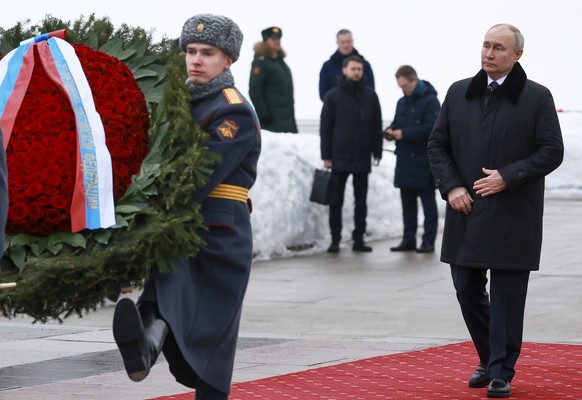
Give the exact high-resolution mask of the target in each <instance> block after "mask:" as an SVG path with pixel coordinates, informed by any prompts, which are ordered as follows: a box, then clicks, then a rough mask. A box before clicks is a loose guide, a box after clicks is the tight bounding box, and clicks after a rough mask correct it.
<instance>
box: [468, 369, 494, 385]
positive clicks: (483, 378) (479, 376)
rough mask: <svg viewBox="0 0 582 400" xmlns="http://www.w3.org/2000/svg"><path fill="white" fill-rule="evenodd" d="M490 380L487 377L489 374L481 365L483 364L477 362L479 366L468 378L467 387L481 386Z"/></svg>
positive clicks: (487, 383)
mask: <svg viewBox="0 0 582 400" xmlns="http://www.w3.org/2000/svg"><path fill="white" fill-rule="evenodd" d="M490 382H491V378H489V374H488V373H487V368H485V367H484V366H483V364H479V366H478V367H477V368H476V369H475V372H473V375H471V379H469V387H471V388H482V387H485V386H487V385H489V383H490Z"/></svg>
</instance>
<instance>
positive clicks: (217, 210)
mask: <svg viewBox="0 0 582 400" xmlns="http://www.w3.org/2000/svg"><path fill="white" fill-rule="evenodd" d="M242 40H243V34H242V31H241V30H240V28H239V27H238V25H236V23H234V22H233V21H232V20H231V19H229V18H227V17H223V16H220V15H212V14H199V15H195V16H193V17H192V18H190V19H188V20H187V21H186V23H185V24H184V27H183V29H182V33H181V36H180V48H181V50H182V51H184V52H185V53H186V60H185V61H186V69H187V71H188V81H187V85H188V92H189V93H190V97H191V105H192V109H191V112H192V117H193V119H194V121H195V122H197V123H198V124H199V125H200V128H201V129H202V130H203V131H205V132H206V133H207V134H208V136H209V138H208V141H207V142H206V146H207V147H208V148H209V150H210V151H211V152H213V153H216V154H219V155H220V156H221V157H220V162H218V163H216V164H214V165H213V166H212V173H211V175H210V178H209V181H208V183H206V185H204V186H202V187H201V188H199V189H197V190H196V191H195V192H194V193H192V196H194V198H195V199H196V200H197V201H198V202H199V203H200V205H201V214H202V217H203V219H204V224H205V225H206V226H207V229H203V230H201V231H200V237H201V239H202V240H203V242H204V245H203V246H202V247H201V248H200V249H199V252H198V254H197V255H196V257H195V258H191V259H187V260H186V259H182V260H177V261H176V263H177V265H176V268H177V270H176V271H175V272H174V273H168V274H158V273H155V272H154V274H153V276H152V278H151V279H150V280H148V281H147V282H146V284H145V287H144V291H143V293H142V295H141V297H140V300H139V303H138V306H137V307H136V305H135V304H134V303H133V302H132V301H131V300H130V299H127V298H125V299H122V300H120V301H119V303H117V306H116V308H115V315H114V318H113V335H114V337H115V341H116V343H117V345H118V346H119V349H120V351H121V355H122V357H123V361H124V365H125V368H126V370H127V373H128V375H129V377H130V378H131V379H132V380H134V381H141V380H143V379H144V378H145V377H146V376H147V375H148V373H149V371H150V368H151V367H152V365H153V364H154V363H155V361H156V358H157V357H158V354H159V353H160V350H162V349H163V352H164V355H165V357H166V359H167V361H168V365H169V368H170V372H171V373H172V374H173V375H174V377H175V378H176V381H178V382H180V383H181V384H183V385H185V386H187V387H190V388H196V400H226V399H227V398H228V393H229V391H230V384H231V379H232V372H233V366H234V356H235V351H236V343H237V338H238V331H239V323H240V317H241V310H242V303H243V299H244V296H245V292H246V288H247V284H248V281H249V275H250V269H251V261H252V230H251V223H250V205H249V204H250V203H249V202H248V198H247V196H248V190H249V189H250V188H251V186H253V184H254V182H255V178H256V174H257V169H256V168H257V161H258V158H259V153H260V141H261V140H260V126H259V122H258V118H257V116H256V114H255V112H254V111H253V108H252V105H251V104H250V102H249V101H248V100H247V99H245V98H244V97H243V96H242V95H241V94H240V92H239V91H238V90H237V89H236V88H235V87H234V78H233V76H232V73H231V72H230V66H231V65H232V63H234V62H235V61H236V60H237V59H238V56H239V54H240V47H241V44H242Z"/></svg>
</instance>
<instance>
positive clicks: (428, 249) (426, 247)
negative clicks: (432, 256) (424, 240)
mask: <svg viewBox="0 0 582 400" xmlns="http://www.w3.org/2000/svg"><path fill="white" fill-rule="evenodd" d="M416 252H417V253H434V246H433V245H432V244H422V245H421V246H420V247H419V248H418V249H416Z"/></svg>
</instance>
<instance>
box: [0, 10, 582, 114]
mask: <svg viewBox="0 0 582 400" xmlns="http://www.w3.org/2000/svg"><path fill="white" fill-rule="evenodd" d="M91 3H92V4H91V5H89V4H88V2H80V1H76V0H62V1H59V2H46V1H40V0H29V1H27V2H26V6H24V7H23V6H22V5H23V4H24V3H19V2H8V3H6V4H3V7H2V13H0V26H2V27H4V28H7V27H11V26H13V25H14V24H15V23H16V22H18V21H24V20H25V19H27V18H29V19H31V20H32V22H38V21H40V20H41V19H42V18H43V17H44V16H45V15H46V14H52V15H53V16H55V17H58V18H61V19H65V20H66V19H75V18H77V17H79V16H80V15H89V14H91V13H95V14H96V15H97V16H98V17H102V16H109V17H110V18H111V20H112V21H113V23H114V24H115V25H116V26H119V25H120V24H121V23H123V22H125V23H127V24H129V25H134V26H135V25H138V26H141V27H143V28H146V29H155V36H156V38H161V37H162V36H163V35H166V36H168V37H177V36H178V35H179V33H180V30H181V27H182V24H183V23H184V21H185V20H186V19H187V18H189V17H190V16H192V15H194V14H197V13H202V12H211V13H217V14H223V15H227V16H229V17H230V18H232V19H234V20H235V21H236V22H237V23H238V24H239V25H240V27H241V29H242V30H243V32H244V34H245V41H244V43H243V49H242V51H241V57H240V59H239V61H238V62H237V63H236V64H234V66H233V73H234V75H235V79H236V82H237V86H238V87H239V89H240V90H241V91H242V92H243V94H245V95H246V94H247V93H248V79H249V74H250V64H251V61H252V56H253V45H254V43H255V42H257V41H259V40H260V39H261V37H260V31H261V30H262V29H264V28H266V27H268V26H272V25H278V26H280V27H281V28H282V29H283V38H282V45H283V48H284V49H285V51H286V52H287V54H288V56H287V59H286V61H287V63H288V64H289V66H290V68H291V70H292V73H293V78H294V83H295V103H296V114H297V118H299V119H304V118H317V117H318V116H319V112H320V110H321V101H320V100H319V96H318V89H317V88H318V79H319V70H320V68H321V64H322V63H323V62H324V61H325V60H327V59H328V58H329V56H330V55H331V54H332V53H333V52H334V51H335V49H336V45H335V34H336V32H337V31H338V30H339V29H341V28H348V29H350V30H351V31H352V32H353V34H354V44H355V47H356V48H357V49H358V51H360V53H361V54H362V55H364V57H365V58H366V59H367V60H368V61H370V63H371V64H372V68H373V69H374V74H375V76H376V85H377V86H376V91H377V92H378V94H379V96H380V102H381V104H382V110H383V114H384V118H385V119H391V118H392V116H393V112H394V107H395V104H396V100H397V99H398V98H399V97H400V96H401V95H402V93H401V92H400V90H399V89H398V88H397V86H396V83H395V79H394V72H395V71H396V69H397V68H398V67H399V66H400V65H402V64H411V65H412V66H414V67H415V68H416V70H417V71H418V73H419V76H420V78H421V79H426V80H428V81H430V82H431V83H432V84H433V85H434V86H435V87H436V89H437V91H438V92H439V98H440V99H441V100H442V99H443V98H444V95H445V93H446V90H447V89H448V87H449V86H450V84H451V83H453V82H454V81H456V80H459V79H462V78H465V77H469V76H472V75H474V74H475V73H476V72H477V71H478V70H479V68H480V60H479V58H480V49H481V42H482V40H483V35H484V33H485V31H486V30H487V29H488V28H489V27H491V26H492V25H494V24H496V23H499V22H509V23H512V24H514V25H516V26H517V27H518V28H520V29H521V31H522V32H523V34H524V36H525V51H524V55H523V57H522V59H521V63H522V65H523V67H524V69H525V71H526V73H527V74H528V77H529V78H530V79H533V80H535V81H537V82H539V83H541V84H542V85H544V86H547V87H548V88H549V89H550V90H551V91H552V93H553V94H554V98H555V101H556V106H557V107H558V108H564V109H575V110H582V96H580V95H579V90H580V88H581V87H582V78H581V76H580V66H581V62H580V61H581V57H582V56H581V55H580V51H579V49H580V44H579V41H580V38H582V24H581V23H580V22H579V19H580V15H582V2H581V1H578V0H554V1H547V0H489V1H486V2H484V1H476V0H440V1H436V0H406V1H402V0H398V1H394V0H361V1H353V0H352V1H347V0H335V1H334V0H311V1H308V0H295V1H280V2H273V1H265V0H256V1H253V0H247V1H242V0H236V1H235V0H220V1H208V2H199V1H192V0H189V1H186V0H167V1H152V0H142V1H136V0H124V1H119V0H99V1H98V2H91Z"/></svg>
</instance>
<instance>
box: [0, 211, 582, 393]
mask: <svg viewBox="0 0 582 400" xmlns="http://www.w3.org/2000/svg"><path fill="white" fill-rule="evenodd" d="M581 238H582V201H576V200H549V201H547V203H546V217H545V236H544V247H543V251H542V265H541V270H540V271H538V272H535V273H532V275H531V280H530V289H529V295H528V302H527V309H526V318H525V338H524V339H525V340H526V341H533V342H550V343H573V344H581V345H582V323H581V321H582V307H581V305H582V292H581V291H580V288H581V287H582V268H580V267H581V264H582V261H581V260H580V259H581V258H582V245H581V243H579V241H580V239H581ZM398 242H399V238H391V239H387V240H381V241H374V242H371V243H370V244H372V245H373V247H374V252H373V253H370V254H359V253H353V252H352V251H351V248H350V244H349V243H344V244H343V248H342V251H341V252H340V253H339V254H338V255H329V254H327V253H325V254H316V255H309V256H297V257H293V258H286V259H279V260H273V261H262V262H257V263H255V264H254V269H253V273H252V277H251V282H250V286H249V289H248V294H247V297H246V301H245V307H244V312H243V320H242V324H241V334H240V336H241V337H240V341H239V350H238V353H237V358H236V365H235V369H236V370H235V375H234V380H235V382H241V381H248V380H255V379H259V378H264V377H270V376H275V375H281V374H285V373H290V372H296V371H301V370H306V369H311V368H316V367H320V366H326V365H332V364H337V363H343V362H347V361H351V360H356V359H362V358H368V357H374V356H378V355H384V354H391V353H398V352H403V351H410V350H414V349H422V348H427V347H432V346H438V345H442V344H447V343H453V342H458V341H465V340H468V334H467V332H466V329H465V326H464V324H463V321H462V319H461V315H460V311H459V308H458V305H457V303H456V300H455V296H454V292H453V288H452V283H451V280H450V276H449V271H448V267H447V266H446V265H444V264H442V263H440V262H439V261H438V252H437V253H435V254H416V253H391V252H390V250H389V248H390V247H391V246H393V245H396V244H397V243H398ZM130 296H131V297H134V298H136V297H137V293H133V294H131V295H130ZM113 309H114V306H113V304H109V305H106V306H104V307H103V308H101V309H99V310H98V312H96V313H93V314H90V315H87V316H85V317H84V318H81V319H79V318H70V319H68V320H67V321H66V322H65V323H64V324H62V325H59V324H56V323H55V324H45V325H41V324H34V325H31V323H30V320H29V319H27V318H18V319H13V320H6V319H0V399H2V400H25V399H27V400H28V399H43V400H48V399H59V400H73V399H75V400H76V399H104V398H106V399H124V400H126V399H127V400H132V399H136V400H138V399H139V400H142V399H148V398H153V397H158V396H164V395H171V394H178V393H184V392H189V391H191V390H190V389H188V388H185V387H183V386H181V385H179V384H177V383H175V382H174V380H173V377H172V376H171V375H170V374H169V372H168V370H167V365H166V363H165V361H164V360H163V358H161V359H160V360H159V361H158V364H157V365H156V366H155V367H154V368H153V369H152V372H151V374H150V376H149V377H148V378H147V379H146V380H145V381H144V382H141V383H134V382H131V381H130V380H129V379H128V378H127V377H126V375H125V372H124V370H123V365H122V363H121V359H120V357H119V355H118V353H117V351H116V347H115V344H114V342H113V337H112V334H111V328H110V327H111V320H112V315H113ZM470 372H471V371H467V378H468V375H469V374H470ZM518 374H519V370H518Z"/></svg>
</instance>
